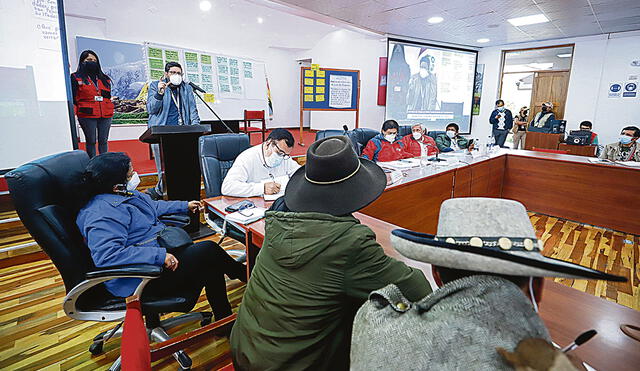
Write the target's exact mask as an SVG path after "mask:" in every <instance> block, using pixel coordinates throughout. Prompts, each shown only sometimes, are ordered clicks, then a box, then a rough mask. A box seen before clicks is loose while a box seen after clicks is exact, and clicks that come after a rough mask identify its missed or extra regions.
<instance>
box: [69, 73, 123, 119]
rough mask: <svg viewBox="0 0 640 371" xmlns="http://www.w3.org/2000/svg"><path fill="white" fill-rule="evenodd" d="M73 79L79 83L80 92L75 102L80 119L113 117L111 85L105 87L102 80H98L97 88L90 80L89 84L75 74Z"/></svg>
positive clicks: (77, 93)
mask: <svg viewBox="0 0 640 371" xmlns="http://www.w3.org/2000/svg"><path fill="white" fill-rule="evenodd" d="M71 78H72V79H76V81H77V82H78V91H77V92H76V96H75V97H74V102H73V103H74V108H75V111H76V115H77V116H78V117H83V118H92V119H95V118H109V117H113V102H111V84H108V85H105V84H104V83H103V82H102V80H100V79H98V86H97V87H96V85H95V83H94V82H93V80H91V79H90V78H89V79H88V80H89V83H88V84H87V83H86V82H85V81H83V80H82V78H80V77H78V76H76V75H75V74H73V75H72V76H71Z"/></svg>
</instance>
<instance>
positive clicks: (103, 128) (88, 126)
mask: <svg viewBox="0 0 640 371" xmlns="http://www.w3.org/2000/svg"><path fill="white" fill-rule="evenodd" d="M78 122H79V123H80V127H81V128H82V132H83V133H84V136H85V138H86V140H87V153H88V154H89V157H94V156H95V155H96V132H97V139H98V150H99V151H100V153H106V152H107V151H108V150H109V145H108V144H107V141H108V140H109V129H110V128H111V117H109V118H99V119H90V118H85V117H78Z"/></svg>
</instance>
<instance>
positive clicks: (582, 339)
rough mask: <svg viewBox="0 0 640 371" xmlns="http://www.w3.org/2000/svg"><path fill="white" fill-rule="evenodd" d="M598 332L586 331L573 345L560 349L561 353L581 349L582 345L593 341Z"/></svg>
mask: <svg viewBox="0 0 640 371" xmlns="http://www.w3.org/2000/svg"><path fill="white" fill-rule="evenodd" d="M597 333H598V332H597V331H596V330H589V331H585V332H583V333H582V334H580V335H579V336H578V337H577V338H576V340H574V341H573V342H572V343H571V344H569V345H567V346H566V347H564V348H562V349H560V351H561V352H562V353H567V352H570V351H572V350H574V349H576V348H577V347H579V346H580V345H582V344H584V343H586V342H587V341H589V340H591V338H592V337H594V336H596V334H597Z"/></svg>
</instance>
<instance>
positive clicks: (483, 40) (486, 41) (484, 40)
mask: <svg viewBox="0 0 640 371" xmlns="http://www.w3.org/2000/svg"><path fill="white" fill-rule="evenodd" d="M489 41H491V40H490V39H487V38H482V39H478V40H476V42H479V43H481V44H484V43H488V42H489Z"/></svg>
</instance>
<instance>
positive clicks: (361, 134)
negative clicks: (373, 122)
mask: <svg viewBox="0 0 640 371" xmlns="http://www.w3.org/2000/svg"><path fill="white" fill-rule="evenodd" d="M378 134H380V132H379V131H377V130H373V129H367V128H357V129H353V130H351V131H349V132H348V133H347V136H348V137H349V139H351V144H352V145H353V149H354V151H356V154H358V156H361V155H362V150H363V149H364V147H365V146H366V145H367V143H368V142H369V140H371V138H373V137H375V136H376V135H378Z"/></svg>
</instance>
